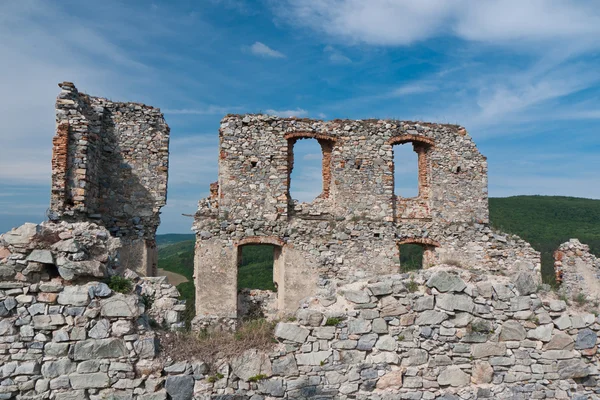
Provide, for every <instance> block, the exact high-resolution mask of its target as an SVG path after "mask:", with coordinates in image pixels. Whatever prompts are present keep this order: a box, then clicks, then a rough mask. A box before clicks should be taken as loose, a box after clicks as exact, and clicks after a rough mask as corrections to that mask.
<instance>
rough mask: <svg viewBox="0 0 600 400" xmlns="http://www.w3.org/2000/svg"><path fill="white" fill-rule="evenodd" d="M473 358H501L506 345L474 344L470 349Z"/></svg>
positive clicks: (504, 352)
mask: <svg viewBox="0 0 600 400" xmlns="http://www.w3.org/2000/svg"><path fill="white" fill-rule="evenodd" d="M472 353H473V357H474V358H484V357H490V356H503V355H505V354H506V344H504V343H492V342H486V343H476V344H474V345H473V347H472Z"/></svg>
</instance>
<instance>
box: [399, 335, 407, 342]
mask: <svg viewBox="0 0 600 400" xmlns="http://www.w3.org/2000/svg"><path fill="white" fill-rule="evenodd" d="M404 339H406V338H405V337H404V335H398V341H399V342H403V341H404Z"/></svg>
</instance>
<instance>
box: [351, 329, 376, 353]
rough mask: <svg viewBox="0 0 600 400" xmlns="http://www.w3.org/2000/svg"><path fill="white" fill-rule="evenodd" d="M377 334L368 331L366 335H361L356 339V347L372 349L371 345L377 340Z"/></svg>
mask: <svg viewBox="0 0 600 400" xmlns="http://www.w3.org/2000/svg"><path fill="white" fill-rule="evenodd" d="M377 338H378V335H377V334H376V333H369V334H367V335H362V336H361V337H360V339H358V344H357V346H356V348H357V349H358V350H372V349H373V346H375V342H376V341H377Z"/></svg>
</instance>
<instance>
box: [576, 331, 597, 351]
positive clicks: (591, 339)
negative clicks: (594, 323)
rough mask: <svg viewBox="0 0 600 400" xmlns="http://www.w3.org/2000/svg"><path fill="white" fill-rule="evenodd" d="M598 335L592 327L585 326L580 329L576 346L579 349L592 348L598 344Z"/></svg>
mask: <svg viewBox="0 0 600 400" xmlns="http://www.w3.org/2000/svg"><path fill="white" fill-rule="evenodd" d="M597 340H598V335H596V332H594V331H593V330H591V329H590V328H585V329H582V330H580V331H579V333H578V334H577V339H576V340H575V348H576V349H577V350H584V349H591V348H593V347H594V346H596V341H597Z"/></svg>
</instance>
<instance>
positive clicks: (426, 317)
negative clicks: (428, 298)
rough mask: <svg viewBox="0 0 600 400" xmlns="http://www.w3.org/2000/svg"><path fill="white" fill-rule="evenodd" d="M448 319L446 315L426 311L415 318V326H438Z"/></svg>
mask: <svg viewBox="0 0 600 400" xmlns="http://www.w3.org/2000/svg"><path fill="white" fill-rule="evenodd" d="M447 319H448V314H446V313H444V312H440V311H435V310H427V311H424V312H422V313H421V314H419V315H418V316H417V320H416V321H415V323H416V324H417V325H439V324H441V323H442V322H444V321H445V320H447Z"/></svg>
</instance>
